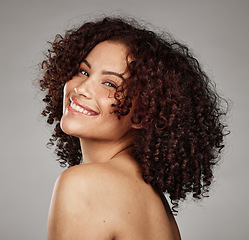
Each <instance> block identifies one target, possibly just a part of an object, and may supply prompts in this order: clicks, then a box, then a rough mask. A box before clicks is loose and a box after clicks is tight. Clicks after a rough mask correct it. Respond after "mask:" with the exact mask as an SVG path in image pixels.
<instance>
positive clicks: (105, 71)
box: [40, 18, 224, 240]
mask: <svg viewBox="0 0 249 240" xmlns="http://www.w3.org/2000/svg"><path fill="white" fill-rule="evenodd" d="M42 68H43V69H44V76H43V79H42V80H40V86H41V89H42V90H44V91H47V92H46V97H45V98H44V101H45V103H46V104H47V105H46V108H45V109H44V111H43V115H44V116H47V122H48V123H49V124H53V123H56V125H55V129H54V134H53V136H52V138H51V139H50V144H52V145H53V144H54V142H55V141H57V143H56V144H57V147H56V153H57V155H58V157H59V158H58V160H59V162H60V164H61V165H62V166H69V167H70V168H68V169H67V170H65V171H64V172H63V173H62V174H61V175H60V176H59V178H58V180H57V183H56V185H55V189H54V193H53V198H52V202H51V207H50V212H49V221H48V239H49V240H51V239H53V240H56V239H60V240H64V239H87V240H90V239H98V240H100V239H117V240H119V239H120V240H126V239H129V240H131V239H136V240H139V239H143V240H146V239H153V240H157V239H158V240H159V239H164V240H166V239H169V240H172V239H180V233H179V231H178V227H177V224H176V222H175V219H174V217H173V215H172V213H171V210H170V208H169V205H168V203H167V200H166V199H165V198H164V195H163V193H167V194H168V195H169V197H170V199H171V202H172V204H173V208H172V209H173V212H177V210H176V208H177V206H178V202H179V200H183V199H185V198H186V196H187V194H189V193H192V194H193V197H195V198H200V197H201V196H203V193H207V192H208V189H209V186H210V184H211V181H212V177H213V167H214V165H215V164H216V162H217V158H218V156H219V153H220V151H221V150H222V148H223V137H224V125H223V124H222V123H221V120H220V118H221V116H222V115H224V112H223V111H222V109H221V107H220V105H219V103H220V98H219V96H218V95H217V94H216V93H215V91H214V89H213V87H212V84H211V83H210V80H209V78H208V77H207V76H206V74H205V73H204V72H203V71H202V69H201V68H200V66H199V63H198V61H197V60H196V59H195V58H194V57H193V56H192V55H190V53H189V51H188V48H187V47H186V46H184V45H182V44H180V43H178V42H176V41H174V40H172V39H171V38H170V37H169V36H163V35H156V34H155V33H153V32H151V31H149V30H146V29H145V28H143V27H140V26H138V24H137V23H136V22H135V21H134V20H132V21H131V22H128V21H125V20H124V19H120V18H104V19H102V20H98V21H96V22H87V23H85V24H84V25H83V26H81V27H80V28H78V29H72V30H70V31H68V32H67V33H66V34H65V36H64V37H62V36H59V35H58V36H57V37H56V38H55V41H54V42H53V43H51V49H50V50H49V54H48V55H47V60H45V61H44V62H43V63H42ZM63 92H64V94H63ZM82 159H83V160H82ZM82 161H83V163H84V164H80V163H81V162H82ZM72 166H74V167H72Z"/></svg>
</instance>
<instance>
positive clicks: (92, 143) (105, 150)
mask: <svg viewBox="0 0 249 240" xmlns="http://www.w3.org/2000/svg"><path fill="white" fill-rule="evenodd" d="M80 145H81V151H82V156H83V162H84V163H97V162H108V161H110V160H111V159H113V158H114V157H116V156H118V155H119V154H127V155H130V154H129V152H130V151H129V149H130V146H131V145H132V138H131V136H127V137H126V138H125V139H122V140H119V141H104V140H93V139H83V138H80Z"/></svg>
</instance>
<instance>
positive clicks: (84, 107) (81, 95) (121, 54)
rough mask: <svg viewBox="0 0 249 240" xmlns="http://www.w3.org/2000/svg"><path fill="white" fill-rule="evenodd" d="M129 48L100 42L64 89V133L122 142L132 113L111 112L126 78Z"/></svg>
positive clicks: (62, 121)
mask: <svg viewBox="0 0 249 240" xmlns="http://www.w3.org/2000/svg"><path fill="white" fill-rule="evenodd" d="M126 56H127V49H126V47H125V46H124V45H123V44H121V43H116V42H110V41H105V42H101V43H99V44H98V45H97V46H96V47H95V48H94V49H93V50H92V51H91V52H90V53H89V54H88V56H87V57H86V58H85V59H84V61H83V62H82V63H81V64H80V68H79V72H78V74H77V75H76V76H74V77H73V78H72V79H71V80H70V81H68V82H67V83H66V85H65V87H64V102H63V116H62V119H61V128H62V130H63V131H64V132H65V133H67V134H69V135H73V136H76V137H79V138H90V139H98V140H114V141H115V140H116V141H118V140H120V139H122V138H123V137H124V136H125V135H126V134H127V133H129V132H130V131H131V128H132V123H131V116H132V111H130V113H129V114H128V115H127V116H123V117H121V119H120V120H119V119H118V118H117V116H116V115H115V114H114V113H112V111H113V109H112V107H111V104H112V103H115V98H114V93H115V92H116V88H117V87H118V86H119V85H120V84H121V83H122V81H123V79H124V78H125V77H127V74H128V73H127V72H126V70H127V61H126Z"/></svg>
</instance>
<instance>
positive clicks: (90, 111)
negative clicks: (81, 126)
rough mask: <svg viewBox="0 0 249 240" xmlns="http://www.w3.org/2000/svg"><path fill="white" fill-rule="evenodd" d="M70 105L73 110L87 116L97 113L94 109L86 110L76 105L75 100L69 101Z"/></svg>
mask: <svg viewBox="0 0 249 240" xmlns="http://www.w3.org/2000/svg"><path fill="white" fill-rule="evenodd" d="M70 107H71V108H72V109H74V110H75V111H77V112H79V113H82V114H84V115H87V116H96V115H98V113H96V112H95V111H92V110H87V109H85V108H83V107H82V106H79V105H77V104H76V103H75V102H73V101H71V103H70Z"/></svg>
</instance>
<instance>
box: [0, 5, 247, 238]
mask: <svg viewBox="0 0 249 240" xmlns="http://www.w3.org/2000/svg"><path fill="white" fill-rule="evenodd" d="M119 11H121V12H127V13H128V14H130V15H133V16H135V17H138V18H142V19H145V20H146V21H148V22H151V23H152V24H153V25H156V26H158V27H159V28H162V29H164V30H168V31H169V32H171V33H172V34H173V35H174V36H175V37H176V38H177V39H180V40H182V41H184V42H185V43H187V44H188V45H190V46H191V47H192V49H193V50H194V52H195V53H196V55H197V57H199V58H200V60H201V63H202V64H203V65H204V66H205V68H204V69H205V70H206V71H207V72H208V73H209V75H210V76H211V77H212V78H213V79H214V80H215V81H216V83H217V88H218V90H219V92H220V93H221V94H222V95H223V96H224V97H225V98H227V99H230V100H231V101H232V102H233V105H232V110H231V112H230V118H229V124H230V129H231V132H232V133H231V134H230V135H229V137H228V138H227V142H228V143H227V148H226V151H225V153H224V155H223V159H222V162H221V164H220V167H219V168H218V169H217V171H216V175H215V176H216V177H215V183H214V185H213V189H212V191H211V193H210V195H211V196H210V198H207V199H204V200H203V201H201V202H198V203H196V202H193V201H187V202H186V203H184V204H182V205H181V207H180V209H179V210H180V213H179V215H178V216H177V218H176V219H177V221H178V224H179V228H180V231H181V234H182V237H183V239H184V240H188V239H189V240H190V239H191V240H195V239H196V240H197V239H198V240H199V239H202V240H209V239H212V240H213V239H219V240H220V239H224V240H225V239H226V240H230V239H231V240H232V239H239V240H243V239H248V236H249V220H248V215H249V208H248V203H249V189H248V175H249V174H248V172H249V161H248V160H249V159H248V149H249V144H248V133H249V131H248V123H249V111H248V105H249V96H248V93H249V82H248V70H249V64H248V63H249V48H248V38H249V1H248V0H246V1H243V0H233V1H231V0H223V1H222V0H209V1H207V0H185V1H179V0H175V1H167V0H161V1H159V0H153V1H145V0H144V1H143V0H125V1H124V0H123V1H121V0H115V1H114V0H109V1H108V0H103V1H101V0H70V1H66V0H50V1H49V0H43V1H35V0H33V1H32V0H1V1H0V34H1V36H0V81H1V84H0V89H1V90H0V100H1V118H0V121H1V122H0V123H1V124H0V134H1V142H0V147H1V149H0V154H1V156H0V158H1V167H0V171H1V173H0V187H1V188H0V194H1V195H0V208H1V209H0V239H1V240H15V239H19V240H34V239H35V240H42V239H45V238H46V224H47V214H48V208H49V203H50V198H51V194H52V189H53V185H54V182H55V180H56V178H57V176H58V174H59V173H60V172H61V171H62V170H63V169H61V168H60V167H59V166H58V164H57V163H56V162H55V156H54V155H53V152H52V151H51V150H49V149H47V148H46V147H45V144H46V142H47V140H48V138H49V136H50V133H51V130H50V129H49V128H48V127H46V126H45V125H46V124H45V121H44V119H42V117H40V110H41V108H42V104H41V101H40V100H39V99H41V94H40V93H39V92H38V90H37V88H35V87H34V86H33V81H34V79H36V78H38V77H39V71H38V70H37V69H38V67H37V64H38V63H39V62H40V61H41V60H42V59H43V52H45V50H46V49H47V47H48V45H47V43H46V42H47V40H50V41H52V40H53V38H54V36H55V34H57V33H62V34H63V33H64V30H65V29H68V28H70V27H72V26H73V25H74V24H79V23H80V22H82V21H83V20H85V19H87V18H89V17H91V16H96V15H99V14H101V13H117V12H119Z"/></svg>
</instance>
